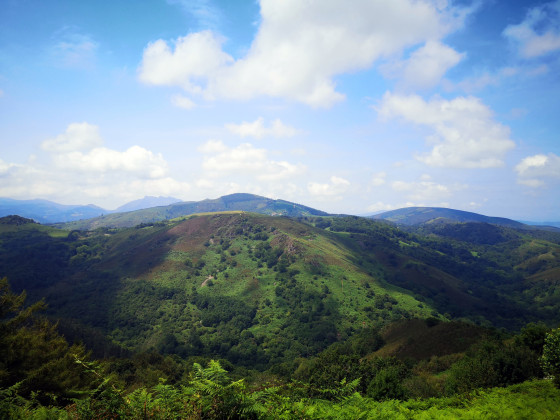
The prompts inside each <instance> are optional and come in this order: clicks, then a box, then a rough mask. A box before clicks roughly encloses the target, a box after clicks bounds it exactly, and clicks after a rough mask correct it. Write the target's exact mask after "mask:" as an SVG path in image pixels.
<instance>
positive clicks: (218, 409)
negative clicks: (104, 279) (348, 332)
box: [9, 361, 560, 419]
mask: <svg viewBox="0 0 560 420" xmlns="http://www.w3.org/2000/svg"><path fill="white" fill-rule="evenodd" d="M355 387H356V382H353V383H346V382H345V381H342V382H341V383H339V384H338V386H337V387H336V388H334V389H325V390H323V391H324V396H326V397H327V398H328V399H327V398H307V397H301V396H300V395H298V394H300V393H301V392H305V386H303V385H301V384H300V385H297V384H292V385H290V386H289V387H284V388H282V387H268V388H264V389H262V390H257V391H249V390H248V389H247V387H246V385H245V384H244V383H243V380H240V381H232V380H231V379H229V378H228V376H227V375H226V372H225V370H223V369H222V368H221V366H220V364H219V363H218V362H215V361H213V362H211V363H210V364H209V366H208V367H207V368H202V367H201V366H200V365H198V366H196V365H195V369H194V371H193V374H192V376H191V378H190V380H189V381H188V383H187V384H186V385H182V386H177V387H174V386H171V385H166V384H165V383H160V384H158V385H156V386H154V387H152V388H150V389H146V388H140V389H137V390H135V391H133V392H131V393H129V394H126V395H124V394H122V393H119V391H117V390H115V389H110V388H109V387H107V388H106V389H105V390H103V391H101V392H99V390H97V391H96V392H97V393H96V394H95V395H92V396H91V397H89V398H87V399H85V400H79V401H77V402H76V403H75V404H73V405H70V406H68V407H66V408H64V409H61V408H55V407H43V406H39V407H35V408H31V407H30V405H29V404H27V405H23V406H21V405H20V406H16V405H13V406H12V407H11V410H10V413H9V414H10V418H13V419H28V418H59V419H93V418H122V419H185V418H189V419H365V418H376V419H378V418H379V419H438V418H442V419H449V418H464V419H479V418H485V419H506V418H507V419H528V418H531V419H552V418H558V416H560V390H559V389H557V388H555V387H554V386H553V385H552V383H551V382H550V381H543V380H540V381H531V382H525V383H522V384H519V385H513V386H509V387H507V388H493V389H490V390H477V391H472V392H469V393H464V394H459V395H455V396H452V397H447V398H430V399H424V400H409V401H398V400H388V401H384V402H378V401H375V400H374V399H372V398H368V397H363V396H361V395H360V394H359V393H358V392H355Z"/></svg>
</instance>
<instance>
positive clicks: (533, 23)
mask: <svg viewBox="0 0 560 420" xmlns="http://www.w3.org/2000/svg"><path fill="white" fill-rule="evenodd" d="M503 35H504V36H505V37H506V38H509V39H510V40H511V41H512V42H513V43H515V44H516V46H517V47H518V52H519V55H520V56H521V57H523V58H529V59H530V58H536V57H540V56H543V55H546V54H549V53H552V52H554V51H558V50H560V1H559V0H557V1H555V2H551V3H545V4H543V5H540V6H537V7H533V8H531V9H529V11H528V12H527V15H526V16H525V19H524V20H523V22H521V23H519V24H517V25H509V26H508V27H506V29H504V31H503Z"/></svg>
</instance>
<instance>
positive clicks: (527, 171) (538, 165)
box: [515, 153, 560, 187]
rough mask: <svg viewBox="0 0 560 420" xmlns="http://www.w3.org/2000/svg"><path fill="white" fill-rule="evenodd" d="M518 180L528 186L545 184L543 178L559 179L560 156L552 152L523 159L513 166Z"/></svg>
mask: <svg viewBox="0 0 560 420" xmlns="http://www.w3.org/2000/svg"><path fill="white" fill-rule="evenodd" d="M515 171H516V172H517V175H518V182H519V183H520V184H524V185H527V186H530V187H541V186H543V185H545V181H544V180H543V178H545V179H547V178H548V179H557V180H560V156H558V155H555V154H554V153H549V154H548V155H543V154H539V155H534V156H528V157H526V158H525V159H523V160H522V161H521V162H519V164H518V165H517V166H516V167H515Z"/></svg>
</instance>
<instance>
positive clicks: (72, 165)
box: [0, 122, 190, 208]
mask: <svg viewBox="0 0 560 420" xmlns="http://www.w3.org/2000/svg"><path fill="white" fill-rule="evenodd" d="M41 146H42V148H43V149H44V150H45V151H47V152H48V153H47V154H46V155H45V157H47V161H42V160H39V159H30V161H29V162H27V163H26V164H15V163H6V162H4V161H3V160H0V178H1V179H2V182H1V183H0V196H9V197H13V198H47V197H48V198H50V199H55V200H56V199H58V200H61V201H63V202H69V203H80V202H81V203H84V202H91V200H92V199H95V201H96V202H97V203H99V204H101V205H106V206H113V205H114V206H115V207H116V204H117V202H116V200H119V201H120V200H122V202H125V201H127V200H132V199H136V198H138V197H142V196H145V195H162V194H163V195H173V196H179V197H180V196H182V195H184V194H185V192H186V191H188V190H189V189H190V185H189V184H188V183H186V182H180V181H178V180H175V179H173V178H171V177H170V176H168V175H167V172H168V165H167V162H166V161H165V159H164V158H163V156H162V155H161V154H159V153H154V152H152V151H150V150H147V149H145V148H143V147H141V146H138V145H135V146H131V147H129V148H128V149H126V150H125V151H122V152H121V151H117V150H113V149H109V148H107V147H103V139H102V138H101V137H100V135H99V128H98V127H97V126H95V125H92V124H89V123H86V122H83V123H73V124H70V125H68V127H67V128H66V130H65V132H64V133H62V134H60V135H58V136H56V137H54V138H51V139H47V140H45V141H44V142H43V143H42V144H41ZM122 202H121V204H122ZM109 208H110V207H109Z"/></svg>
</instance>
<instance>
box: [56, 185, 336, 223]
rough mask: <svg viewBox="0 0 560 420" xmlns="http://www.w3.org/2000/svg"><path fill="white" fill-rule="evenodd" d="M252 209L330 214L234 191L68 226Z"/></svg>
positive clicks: (143, 221) (148, 221) (292, 213)
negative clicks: (223, 194)
mask: <svg viewBox="0 0 560 420" xmlns="http://www.w3.org/2000/svg"><path fill="white" fill-rule="evenodd" d="M232 210H239V211H249V212H254V213H261V214H268V215H272V216H278V215H282V216H302V215H316V216H321V215H326V214H327V213H325V212H323V211H320V210H315V209H312V208H311V207H306V206H303V205H300V204H296V203H291V202H289V201H284V200H273V199H271V198H266V197H261V196H258V195H253V194H241V193H238V194H231V195H226V196H223V197H220V198H217V199H213V200H210V199H207V200H203V201H187V202H181V203H176V204H171V205H169V206H160V207H154V208H149V209H143V210H137V211H131V212H126V213H114V214H108V215H105V216H102V217H96V218H93V219H91V220H82V221H79V222H72V223H66V224H64V225H62V226H61V227H63V228H64V229H80V230H93V229H97V228H100V227H131V226H135V225H138V224H140V223H152V222H157V221H161V220H167V219H173V218H175V217H180V216H185V215H189V214H195V213H205V212H219V211H232Z"/></svg>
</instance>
